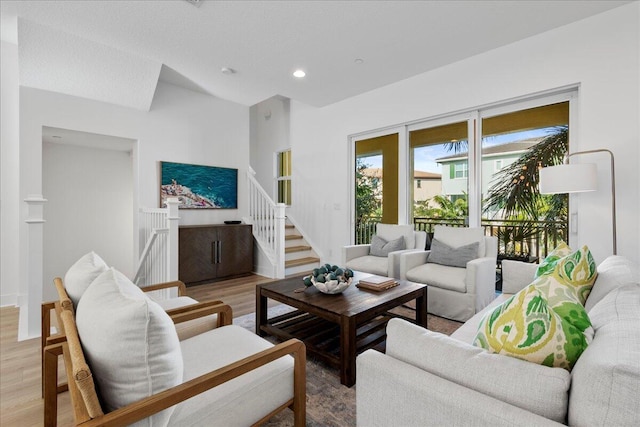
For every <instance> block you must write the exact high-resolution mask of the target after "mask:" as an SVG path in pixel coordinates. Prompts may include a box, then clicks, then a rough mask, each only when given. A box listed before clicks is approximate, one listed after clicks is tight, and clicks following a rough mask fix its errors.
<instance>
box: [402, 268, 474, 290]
mask: <svg viewBox="0 0 640 427" xmlns="http://www.w3.org/2000/svg"><path fill="white" fill-rule="evenodd" d="M405 277H406V278H407V279H408V280H411V281H412V282H417V283H428V284H429V286H436V287H438V288H442V289H448V290H451V291H456V292H466V291H467V283H466V281H465V279H466V277H467V269H466V268H459V267H450V266H447V265H440V264H433V263H430V262H427V263H426V264H422V265H420V266H418V267H416V268H414V269H412V270H410V271H408V272H407V274H406V275H405Z"/></svg>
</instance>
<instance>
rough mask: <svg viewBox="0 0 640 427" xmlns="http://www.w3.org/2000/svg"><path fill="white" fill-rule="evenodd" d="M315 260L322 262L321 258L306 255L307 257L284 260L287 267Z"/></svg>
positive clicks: (310, 262)
mask: <svg viewBox="0 0 640 427" xmlns="http://www.w3.org/2000/svg"><path fill="white" fill-rule="evenodd" d="M314 262H320V258H315V257H306V258H299V259H291V260H289V261H285V262H284V266H285V268H286V267H295V266H298V265H305V264H312V263H314Z"/></svg>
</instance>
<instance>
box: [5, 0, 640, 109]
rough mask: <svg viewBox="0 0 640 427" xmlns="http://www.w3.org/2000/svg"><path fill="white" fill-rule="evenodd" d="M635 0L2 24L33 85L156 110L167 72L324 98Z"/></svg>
mask: <svg viewBox="0 0 640 427" xmlns="http://www.w3.org/2000/svg"><path fill="white" fill-rule="evenodd" d="M629 1H630V0H624V1H613V0H608V1H605V0H589V1H587V0H555V1H552V2H549V1H533V0H519V1H509V2H506V1H455V2H453V1H313V2H312V1H266V0H265V1H213V0H199V1H194V0H191V1H190V2H188V1H177V0H175V1H161V0H145V1H126V2H125V1H110V0H103V1H63V0H49V1H12V0H2V1H1V2H0V18H1V22H0V24H1V25H0V31H1V33H0V34H1V37H2V40H3V41H8V42H10V43H15V44H18V50H19V58H20V69H19V73H20V76H19V77H20V84H21V85H22V86H26V87H35V88H38V89H42V90H47V91H52V92H59V93H64V94H67V95H73V96H78V97H81V98H89V99H94V100H98V101H102V102H109V103H114V104H118V105H124V106H127V107H132V108H137V109H142V110H149V109H150V108H151V103H152V101H153V96H154V93H155V88H156V85H157V83H158V81H164V82H168V83H170V84H175V85H178V86H183V87H186V88H187V89H190V90H195V91H198V92H203V93H205V94H209V95H212V96H215V97H218V98H222V99H226V100H230V101H233V102H236V103H240V104H243V105H247V106H250V105H255V104H256V103H259V102H261V101H263V100H265V99H268V98H271V97H273V96H275V95H281V96H284V97H287V98H290V99H294V100H296V101H299V102H302V103H305V104H308V105H312V106H318V107H320V106H325V105H328V104H332V103H335V102H338V101H341V100H344V99H347V98H350V97H353V96H356V95H359V94H363V93H365V92H368V91H371V90H374V89H377V88H380V87H383V86H387V85H390V84H392V83H395V82H398V81H401V80H404V79H408V78H410V77H412V76H416V75H419V74H422V73H425V72H427V71H430V70H434V69H437V68H440V67H443V66H445V65H447V64H451V63H454V62H457V61H460V60H463V59H465V58H468V57H471V56H474V55H478V54H480V53H483V52H487V51H490V50H493V49H496V48H498V47H501V46H505V45H508V44H511V43H514V42H517V41H519V40H523V39H526V38H529V37H532V36H534V35H536V34H540V33H544V32H546V31H550V30H552V29H554V28H558V27H561V26H564V25H567V24H569V23H572V22H576V21H579V20H582V19H585V18H587V17H589V16H593V15H596V14H599V13H602V12H605V11H607V10H609V9H612V8H615V7H618V6H622V5H624V4H626V3H629ZM190 3H191V4H190ZM193 3H195V4H196V5H197V7H196V6H194V5H193ZM452 28H455V31H453V32H452V31H451V29H452ZM443 35H446V36H444V37H443ZM418 52H419V54H417V53H418ZM298 68H300V69H303V70H304V71H306V73H307V77H305V78H304V79H296V78H294V77H292V72H293V71H294V70H296V69H298Z"/></svg>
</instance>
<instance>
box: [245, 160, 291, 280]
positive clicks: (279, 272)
mask: <svg viewBox="0 0 640 427" xmlns="http://www.w3.org/2000/svg"><path fill="white" fill-rule="evenodd" d="M254 175H255V172H254V171H253V169H251V168H249V170H248V171H247V182H248V187H249V191H248V193H249V216H250V217H251V221H252V223H253V236H254V237H255V238H256V241H257V242H258V244H259V245H260V246H261V247H262V249H263V251H264V253H265V255H266V256H267V258H268V259H269V261H270V262H271V264H272V265H273V266H274V273H275V276H276V278H280V279H281V278H284V261H285V255H284V224H285V208H286V205H285V204H284V203H275V202H274V201H273V200H272V199H271V197H269V195H268V194H267V192H266V191H264V189H263V188H262V186H261V185H260V184H259V183H258V181H257V180H256V178H255V176H254Z"/></svg>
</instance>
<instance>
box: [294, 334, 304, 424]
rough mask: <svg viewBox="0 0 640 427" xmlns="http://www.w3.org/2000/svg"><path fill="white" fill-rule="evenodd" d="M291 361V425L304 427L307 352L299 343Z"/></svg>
mask: <svg viewBox="0 0 640 427" xmlns="http://www.w3.org/2000/svg"><path fill="white" fill-rule="evenodd" d="M292 356H293V358H294V360H293V408H292V409H293V425H294V426H296V427H304V426H305V425H306V423H307V373H306V369H307V350H306V347H305V345H304V344H303V343H302V342H301V343H300V346H299V347H298V350H297V351H296V352H295V353H293V354H292Z"/></svg>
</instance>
